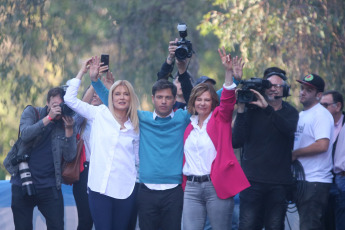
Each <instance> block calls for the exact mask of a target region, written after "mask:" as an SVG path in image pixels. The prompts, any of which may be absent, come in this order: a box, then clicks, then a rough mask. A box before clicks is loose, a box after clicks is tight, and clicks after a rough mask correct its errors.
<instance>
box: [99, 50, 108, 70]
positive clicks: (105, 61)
mask: <svg viewBox="0 0 345 230" xmlns="http://www.w3.org/2000/svg"><path fill="white" fill-rule="evenodd" d="M101 63H103V64H101V66H106V65H107V66H108V68H109V54H102V55H101ZM106 72H108V69H107V70H105V71H103V72H102V73H106Z"/></svg>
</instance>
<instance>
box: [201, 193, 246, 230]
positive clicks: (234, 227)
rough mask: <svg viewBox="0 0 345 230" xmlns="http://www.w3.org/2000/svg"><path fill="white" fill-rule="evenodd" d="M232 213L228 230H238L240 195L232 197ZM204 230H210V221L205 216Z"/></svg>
mask: <svg viewBox="0 0 345 230" xmlns="http://www.w3.org/2000/svg"><path fill="white" fill-rule="evenodd" d="M234 203H235V205H234V211H233V213H232V224H231V226H229V228H228V230H238V226H239V222H240V194H237V195H236V196H234ZM204 230H212V228H211V224H210V221H209V219H208V217H207V216H206V222H205V227H204Z"/></svg>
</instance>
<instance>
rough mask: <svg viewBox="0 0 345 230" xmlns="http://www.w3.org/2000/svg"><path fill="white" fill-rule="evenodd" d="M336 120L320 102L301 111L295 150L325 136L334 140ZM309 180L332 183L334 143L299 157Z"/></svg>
mask: <svg viewBox="0 0 345 230" xmlns="http://www.w3.org/2000/svg"><path fill="white" fill-rule="evenodd" d="M333 129H334V120H333V117H332V115H331V113H330V112H329V111H328V110H327V109H325V108H324V107H323V106H322V105H320V104H319V103H318V104H316V105H315V106H313V107H312V108H310V109H308V110H306V111H302V112H300V113H299V120H298V125H297V130H296V133H295V142H294V150H296V149H300V148H304V147H307V146H309V145H311V144H313V143H314V142H315V141H317V140H319V139H323V138H327V139H329V140H332V135H333ZM297 159H298V160H299V161H300V162H301V164H302V166H303V168H304V173H305V179H306V181H309V182H323V183H332V178H333V175H332V173H331V170H332V144H331V143H330V144H329V146H328V150H327V151H326V152H323V153H319V154H316V155H311V156H302V157H298V158H297Z"/></svg>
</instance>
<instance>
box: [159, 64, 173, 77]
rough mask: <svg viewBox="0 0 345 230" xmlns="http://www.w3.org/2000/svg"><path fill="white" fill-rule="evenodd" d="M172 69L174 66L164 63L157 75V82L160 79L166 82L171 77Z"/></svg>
mask: <svg viewBox="0 0 345 230" xmlns="http://www.w3.org/2000/svg"><path fill="white" fill-rule="evenodd" d="M173 69H174V65H173V64H172V65H169V64H168V63H167V62H166V61H165V62H164V63H163V65H162V67H161V70H160V71H159V72H158V73H157V77H158V78H157V81H159V80H161V79H165V80H168V79H169V77H172V75H171V73H172V71H173Z"/></svg>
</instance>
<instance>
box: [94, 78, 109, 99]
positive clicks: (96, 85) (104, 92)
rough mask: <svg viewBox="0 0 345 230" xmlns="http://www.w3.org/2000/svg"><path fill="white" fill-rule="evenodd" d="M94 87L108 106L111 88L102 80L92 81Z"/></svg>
mask: <svg viewBox="0 0 345 230" xmlns="http://www.w3.org/2000/svg"><path fill="white" fill-rule="evenodd" d="M91 84H92V86H93V88H94V89H95V91H96V93H97V94H98V96H99V98H100V99H101V101H102V102H103V104H104V105H105V106H108V96H109V90H108V89H107V88H106V87H105V86H104V85H103V83H102V81H101V80H99V79H98V80H97V81H96V82H94V81H91Z"/></svg>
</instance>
